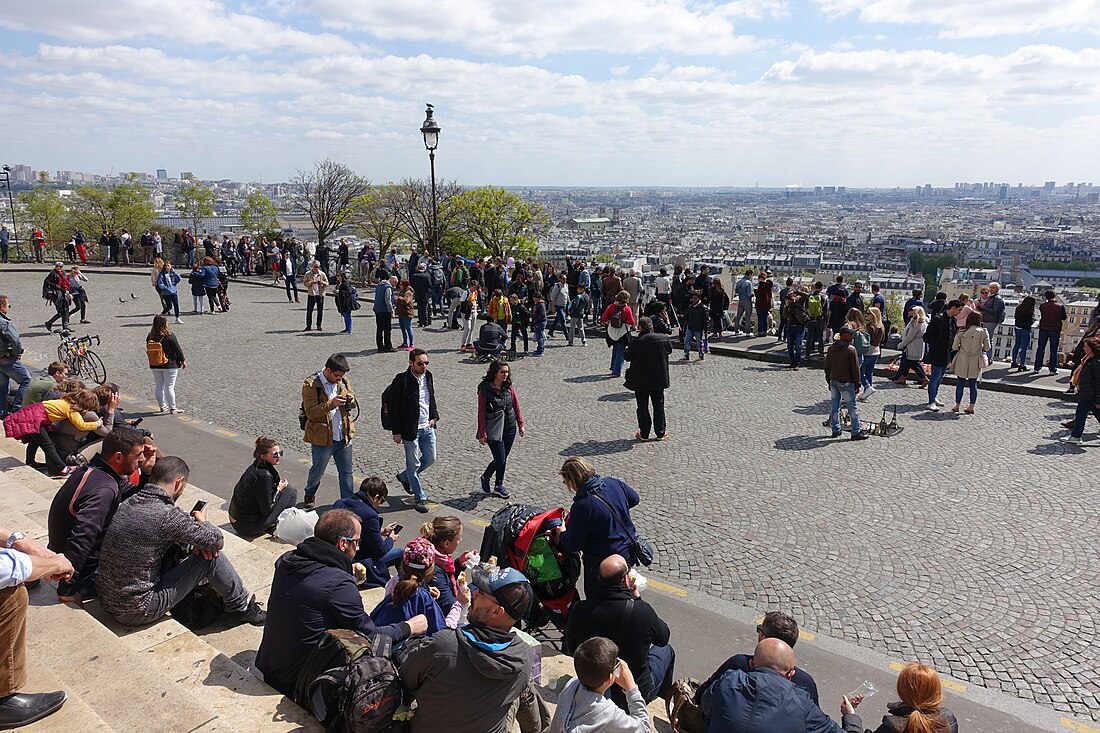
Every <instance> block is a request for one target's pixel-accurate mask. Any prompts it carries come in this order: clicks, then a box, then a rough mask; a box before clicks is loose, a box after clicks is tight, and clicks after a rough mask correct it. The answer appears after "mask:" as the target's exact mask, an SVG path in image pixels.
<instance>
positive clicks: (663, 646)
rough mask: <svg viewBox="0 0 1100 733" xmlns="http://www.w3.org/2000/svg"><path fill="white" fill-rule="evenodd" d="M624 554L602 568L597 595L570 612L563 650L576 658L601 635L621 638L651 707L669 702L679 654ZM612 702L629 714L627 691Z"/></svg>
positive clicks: (624, 654)
mask: <svg viewBox="0 0 1100 733" xmlns="http://www.w3.org/2000/svg"><path fill="white" fill-rule="evenodd" d="M629 570H630V567H629V566H628V565H627V562H626V560H625V559H624V558H623V557H622V556H621V555H616V554H613V555H609V556H608V557H606V558H604V560H603V561H602V562H600V564H599V583H598V585H597V587H596V588H595V591H594V592H593V593H591V594H590V593H589V592H588V591H587V590H586V591H585V599H584V600H583V601H580V602H578V603H577V604H576V605H574V606H573V607H572V608H571V609H570V610H569V619H568V622H567V624H566V627H565V636H564V638H563V640H562V648H563V651H565V652H566V653H567V654H570V653H572V652H573V650H575V649H576V648H577V647H579V646H580V645H581V643H583V642H585V641H588V640H589V639H591V638H593V637H597V636H603V637H615V638H616V639H618V640H619V642H620V643H621V644H622V645H623V646H622V648H621V649H620V653H621V654H622V658H623V661H625V662H626V663H627V664H629V665H630V668H631V669H633V670H634V673H635V675H637V681H638V688H639V690H640V691H641V693H642V699H643V700H645V701H646V702H647V703H650V702H653V701H654V700H656V699H657V698H658V697H664V698H666V699H667V698H668V697H669V695H670V693H671V689H672V681H673V679H674V674H675V667H676V652H675V650H673V648H672V646H671V645H670V644H669V641H670V639H671V632H670V631H669V628H668V624H666V623H665V622H664V621H663V620H662V619H661V617H660V616H658V615H657V612H656V611H655V610H654V608H653V607H652V606H651V605H649V604H648V603H647V602H646V601H645V600H643V599H642V598H641V597H639V595H638V593H637V591H636V590H635V587H634V582H633V580H632V579H631V578H630V576H629ZM610 697H611V699H612V700H613V701H614V702H615V704H616V705H618V706H619V707H620V708H622V709H623V710H626V709H627V704H626V697H625V696H624V695H623V694H622V690H612V691H611V694H610Z"/></svg>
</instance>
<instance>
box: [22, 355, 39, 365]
mask: <svg viewBox="0 0 1100 733" xmlns="http://www.w3.org/2000/svg"><path fill="white" fill-rule="evenodd" d="M19 361H21V362H23V363H24V364H30V365H31V366H34V365H35V364H38V363H39V361H38V359H28V358H27V357H23V358H22V359H20V360H19Z"/></svg>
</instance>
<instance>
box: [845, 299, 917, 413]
mask: <svg viewBox="0 0 1100 733" xmlns="http://www.w3.org/2000/svg"><path fill="white" fill-rule="evenodd" d="M865 329H866V333H867V340H868V342H869V345H868V347H867V351H865V352H864V353H863V362H862V363H861V364H860V367H859V376H860V379H859V383H860V384H861V385H863V392H862V393H861V394H860V395H859V398H860V399H862V400H866V399H867V398H868V397H870V396H871V395H873V394H874V393H875V386H874V384H873V382H874V379H875V364H877V363H878V358H879V356H880V355H881V354H882V344H883V342H884V341H886V328H885V327H884V326H883V323H882V312H881V311H879V309H878V308H877V307H876V306H871V307H870V308H868V309H867V321H866V325H865ZM921 348H922V349H923V348H924V347H923V345H922V346H921Z"/></svg>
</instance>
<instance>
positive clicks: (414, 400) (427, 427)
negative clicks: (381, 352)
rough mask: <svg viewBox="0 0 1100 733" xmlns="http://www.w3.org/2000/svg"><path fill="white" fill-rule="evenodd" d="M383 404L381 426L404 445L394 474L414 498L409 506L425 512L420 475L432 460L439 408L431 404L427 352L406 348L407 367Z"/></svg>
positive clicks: (432, 387)
mask: <svg viewBox="0 0 1100 733" xmlns="http://www.w3.org/2000/svg"><path fill="white" fill-rule="evenodd" d="M382 401H383V402H384V404H385V421H384V423H383V427H384V428H386V429H388V430H389V431H390V432H391V433H392V435H393V442H394V443H397V444H398V445H401V446H404V448H405V470H404V471H402V472H401V473H399V474H397V480H398V481H400V482H401V488H403V489H404V490H405V493H406V494H411V495H412V497H413V499H414V504H413V507H414V508H415V509H416V511H418V512H420V513H421V514H427V513H428V495H427V493H426V492H425V491H424V487H423V485H421V483H420V475H421V474H422V473H424V471H426V470H428V467H429V466H431V465H432V464H433V463H435V426H436V424H437V423H438V422H439V410H438V409H436V404H435V381H434V380H433V378H432V373H431V372H430V371H428V352H426V351H424V349H413V350H412V351H410V352H409V368H408V369H406V370H405V371H403V372H401V373H400V374H398V375H397V376H395V377H394V378H393V382H391V383H390V386H389V387H387V388H386V392H385V393H384V394H383V396H382Z"/></svg>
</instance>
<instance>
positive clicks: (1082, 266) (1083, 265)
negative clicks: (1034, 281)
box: [1027, 260, 1097, 272]
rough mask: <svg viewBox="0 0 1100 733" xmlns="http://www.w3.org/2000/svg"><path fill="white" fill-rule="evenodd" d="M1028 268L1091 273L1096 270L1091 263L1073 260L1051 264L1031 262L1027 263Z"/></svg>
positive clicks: (1042, 261)
mask: <svg viewBox="0 0 1100 733" xmlns="http://www.w3.org/2000/svg"><path fill="white" fill-rule="evenodd" d="M1027 265H1028V267H1030V268H1031V269H1032V270H1080V271H1083V272H1091V271H1092V270H1095V269H1097V266H1096V264H1094V263H1092V262H1086V261H1084V260H1075V261H1074V262H1053V261H1051V260H1032V261H1031V262H1029V263H1027Z"/></svg>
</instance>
